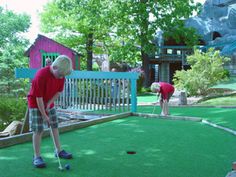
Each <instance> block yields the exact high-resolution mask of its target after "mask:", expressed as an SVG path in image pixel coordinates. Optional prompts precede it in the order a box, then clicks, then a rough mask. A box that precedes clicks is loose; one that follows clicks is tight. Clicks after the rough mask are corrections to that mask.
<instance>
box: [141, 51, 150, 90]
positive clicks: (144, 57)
mask: <svg viewBox="0 0 236 177" xmlns="http://www.w3.org/2000/svg"><path fill="white" fill-rule="evenodd" d="M141 55H142V67H143V71H144V83H143V86H144V87H145V88H148V87H149V86H150V74H149V73H150V71H149V57H148V54H146V53H145V52H144V51H141Z"/></svg>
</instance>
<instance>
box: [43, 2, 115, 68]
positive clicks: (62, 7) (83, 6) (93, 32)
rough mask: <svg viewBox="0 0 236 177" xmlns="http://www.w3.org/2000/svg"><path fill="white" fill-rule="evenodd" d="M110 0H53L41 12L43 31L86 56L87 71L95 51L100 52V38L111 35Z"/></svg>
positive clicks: (101, 42)
mask: <svg viewBox="0 0 236 177" xmlns="http://www.w3.org/2000/svg"><path fill="white" fill-rule="evenodd" d="M111 8H112V6H111V1H109V0H103V1H100V0H87V1H77V0H54V1H52V2H50V3H48V4H47V5H46V6H45V8H44V11H43V12H42V13H41V15H40V17H41V18H40V19H41V27H42V30H43V31H44V32H47V33H49V32H51V33H53V34H54V36H55V38H56V40H58V41H60V42H62V43H63V44H65V45H67V46H68V47H71V48H73V49H75V50H77V51H79V52H82V53H85V55H86V56H87V70H92V58H93V57H92V55H93V51H94V50H95V51H96V52H97V53H99V52H101V53H103V52H104V51H103V50H104V47H100V46H99V45H98V44H102V45H103V46H104V45H105V44H104V43H103V41H107V40H108V39H107V38H110V36H109V32H111V28H110V27H111V26H113V25H112V23H114V21H113V20H112V19H111V18H110V17H112V16H110V14H109V13H108V12H110V9H111Z"/></svg>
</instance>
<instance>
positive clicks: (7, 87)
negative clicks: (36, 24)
mask: <svg viewBox="0 0 236 177" xmlns="http://www.w3.org/2000/svg"><path fill="white" fill-rule="evenodd" d="M0 24H1V28H0V34H1V35H0V92H1V94H12V93H13V92H18V91H19V90H20V89H21V88H22V87H23V85H24V83H22V82H21V81H19V80H16V79H15V76H14V69H15V68H17V67H24V66H27V59H26V57H24V50H25V48H26V47H27V45H28V44H29V41H28V40H26V39H24V38H23V37H22V36H21V34H22V33H24V32H26V31H27V29H28V28H29V26H30V17H29V16H27V15H26V14H15V13H13V12H12V11H8V10H3V9H2V8H1V7H0Z"/></svg>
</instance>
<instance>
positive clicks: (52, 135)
mask: <svg viewBox="0 0 236 177" xmlns="http://www.w3.org/2000/svg"><path fill="white" fill-rule="evenodd" d="M49 128H50V134H51V137H52V140H53V144H54V148H55V151H56V155H57V160H58V164H59V166H58V169H59V170H61V171H62V170H64V168H63V167H62V165H61V161H60V158H59V154H58V150H57V146H56V142H55V137H54V134H53V132H52V127H51V126H50V125H49Z"/></svg>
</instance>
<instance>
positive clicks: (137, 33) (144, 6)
mask: <svg viewBox="0 0 236 177" xmlns="http://www.w3.org/2000/svg"><path fill="white" fill-rule="evenodd" d="M116 5H117V7H116V8H117V9H118V10H117V12H118V13H119V14H118V15H117V18H120V19H117V24H116V25H117V33H118V34H120V35H122V36H126V37H125V38H128V39H129V40H130V43H132V44H136V45H137V46H139V49H140V55H141V60H142V67H143V70H144V77H145V83H144V86H145V87H148V86H149V85H150V79H149V78H150V77H149V55H150V54H152V53H153V52H154V51H155V50H156V49H155V48H154V45H153V41H154V38H155V34H156V32H157V30H162V31H164V32H165V33H164V35H165V37H167V38H168V37H172V38H174V39H176V40H177V41H179V40H180V39H181V38H184V39H185V40H186V41H187V43H188V44H189V45H193V44H195V42H196V41H197V36H196V35H194V30H193V29H186V28H185V27H184V21H183V20H184V19H186V18H188V17H189V16H190V15H191V14H192V12H193V11H194V10H197V9H198V7H199V6H198V5H195V4H194V2H193V0H171V1H170V0H162V1H159V0H152V1H150V0H116ZM131 41H132V42H131Z"/></svg>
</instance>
